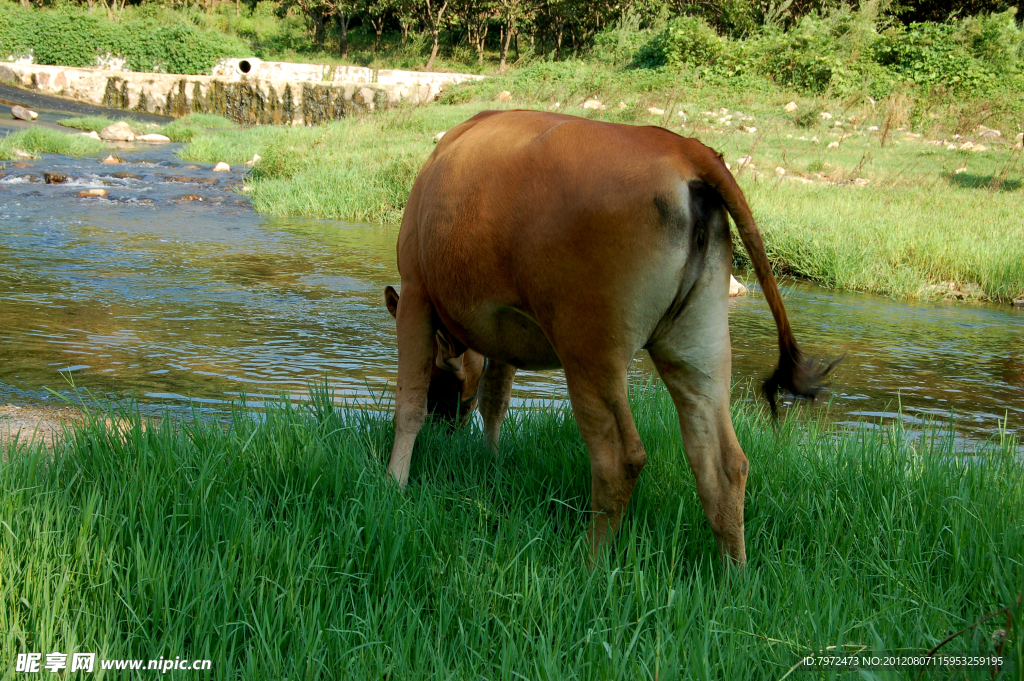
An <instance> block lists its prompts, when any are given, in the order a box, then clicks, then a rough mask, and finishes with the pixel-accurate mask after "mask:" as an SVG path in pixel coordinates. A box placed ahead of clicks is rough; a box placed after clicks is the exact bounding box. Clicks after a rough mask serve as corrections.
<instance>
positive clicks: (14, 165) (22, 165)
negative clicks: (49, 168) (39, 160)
mask: <svg viewBox="0 0 1024 681" xmlns="http://www.w3.org/2000/svg"><path fill="white" fill-rule="evenodd" d="M33 166H35V163H24V162H22V161H19V162H18V163H12V164H11V167H12V168H32V167H33Z"/></svg>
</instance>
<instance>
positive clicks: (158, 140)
mask: <svg viewBox="0 0 1024 681" xmlns="http://www.w3.org/2000/svg"><path fill="white" fill-rule="evenodd" d="M135 141H136V142H149V143H150V144H166V143H167V142H170V141H171V138H170V137H168V136H166V135H158V134H156V133H155V132H151V133H148V134H146V135H139V136H138V137H136V138H135Z"/></svg>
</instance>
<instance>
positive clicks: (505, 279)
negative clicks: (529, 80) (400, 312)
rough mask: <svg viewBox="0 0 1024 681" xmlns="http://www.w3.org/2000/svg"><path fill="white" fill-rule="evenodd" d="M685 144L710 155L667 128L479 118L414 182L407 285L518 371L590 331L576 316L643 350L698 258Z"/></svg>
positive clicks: (402, 252) (404, 266)
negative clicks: (569, 337) (569, 332)
mask: <svg viewBox="0 0 1024 681" xmlns="http://www.w3.org/2000/svg"><path fill="white" fill-rule="evenodd" d="M687 145H696V147H694V149H695V150H696V153H707V151H708V150H707V149H706V148H705V147H703V145H700V144H699V143H696V142H695V141H693V140H686V139H684V138H681V137H679V136H677V135H674V134H672V133H670V132H668V131H666V130H664V129H661V128H654V127H634V126H624V125H614V124H607V123H599V122H595V121H588V120H585V119H580V118H575V117H570V116H564V115H560V114H553V113H539V112H529V111H510V112H484V113H482V114H480V115H478V116H476V117H474V118H473V119H470V120H469V121H467V122H465V123H463V124H461V125H459V126H457V127H455V128H453V129H452V130H451V131H449V132H448V133H447V134H446V135H445V136H444V138H442V140H441V141H440V143H439V144H438V147H437V149H435V151H434V154H433V155H432V156H431V157H430V159H429V161H428V162H427V164H426V165H425V167H424V169H423V171H421V174H420V176H419V177H418V178H417V180H416V183H415V186H414V188H413V191H412V194H411V196H410V200H409V205H408V207H407V209H406V214H405V217H404V220H403V224H402V235H401V237H400V245H399V267H400V270H401V272H402V277H403V282H405V281H407V280H415V281H417V282H420V283H422V285H423V286H424V287H425V288H426V290H427V291H428V293H429V296H430V298H431V300H432V301H433V303H434V306H435V308H436V310H437V312H438V315H439V317H440V319H441V321H442V322H443V323H444V324H445V326H447V327H448V328H449V330H450V331H451V332H452V333H453V334H454V335H455V336H457V337H458V338H459V339H460V340H462V341H463V342H464V343H466V344H467V345H468V346H470V347H473V348H475V349H477V350H479V351H481V352H483V353H484V354H487V355H489V356H496V357H499V358H502V359H505V360H506V361H510V362H511V363H513V364H516V365H518V366H527V367H530V366H533V367H543V366H555V365H557V363H558V362H557V354H558V351H557V349H556V348H552V347H551V345H550V344H549V342H550V340H551V339H552V338H553V337H555V336H557V335H558V329H559V328H561V327H564V326H566V325H570V324H572V325H575V326H576V327H579V328H580V331H579V333H580V334H582V335H583V336H586V335H588V333H589V334H590V335H593V333H594V332H593V331H590V332H588V331H587V330H586V329H584V328H582V326H581V324H582V322H581V321H580V320H579V319H578V317H579V311H580V309H583V310H586V311H588V313H589V316H590V317H592V318H596V319H601V320H603V323H604V324H605V325H606V327H607V326H608V325H611V326H613V327H618V328H619V329H620V331H619V333H623V334H629V335H631V336H635V338H631V339H630V340H629V342H626V343H625V344H624V345H625V346H632V345H635V344H636V343H637V342H639V343H640V345H642V344H643V341H644V340H645V337H644V336H645V334H646V335H650V334H651V333H653V331H654V328H655V326H656V325H657V324H658V322H659V320H660V319H661V317H662V316H663V315H664V314H665V311H666V310H667V309H669V308H670V307H671V306H672V303H673V301H674V299H675V298H676V297H677V296H678V294H679V282H680V281H681V280H682V279H683V278H685V276H684V274H685V272H684V270H685V269H686V267H687V261H688V256H689V255H690V252H691V250H692V244H691V238H690V236H691V235H690V232H691V227H692V222H693V220H692V215H691V213H692V209H691V205H692V204H691V200H690V193H689V181H690V180H691V179H693V177H694V175H695V173H694V171H693V169H692V167H691V165H690V164H689V162H688V160H687V158H688V154H690V153H695V152H693V151H688V149H687V148H686V147H687ZM698 147H699V149H698ZM563 335H564V334H563ZM623 340H625V339H619V341H620V342H621V341H623ZM580 342H590V343H592V342H595V339H592V338H582V337H581V339H580Z"/></svg>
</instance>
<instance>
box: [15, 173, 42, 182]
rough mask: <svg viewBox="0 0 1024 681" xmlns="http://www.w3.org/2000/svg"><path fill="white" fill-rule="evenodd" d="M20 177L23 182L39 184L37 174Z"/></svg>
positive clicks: (26, 174)
mask: <svg viewBox="0 0 1024 681" xmlns="http://www.w3.org/2000/svg"><path fill="white" fill-rule="evenodd" d="M18 177H19V178H20V179H22V180H25V181H26V182H38V181H39V176H38V175H36V174H35V173H25V174H24V175H19V176H18Z"/></svg>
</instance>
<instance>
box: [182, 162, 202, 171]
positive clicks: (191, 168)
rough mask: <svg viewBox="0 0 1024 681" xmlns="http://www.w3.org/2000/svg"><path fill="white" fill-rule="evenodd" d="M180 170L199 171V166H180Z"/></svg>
mask: <svg viewBox="0 0 1024 681" xmlns="http://www.w3.org/2000/svg"><path fill="white" fill-rule="evenodd" d="M181 168H182V170H199V166H197V165H192V164H191V163H190V164H188V165H187V166H182V167H181Z"/></svg>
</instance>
